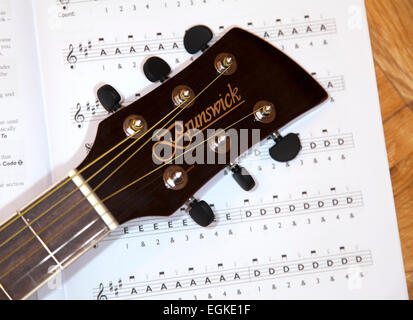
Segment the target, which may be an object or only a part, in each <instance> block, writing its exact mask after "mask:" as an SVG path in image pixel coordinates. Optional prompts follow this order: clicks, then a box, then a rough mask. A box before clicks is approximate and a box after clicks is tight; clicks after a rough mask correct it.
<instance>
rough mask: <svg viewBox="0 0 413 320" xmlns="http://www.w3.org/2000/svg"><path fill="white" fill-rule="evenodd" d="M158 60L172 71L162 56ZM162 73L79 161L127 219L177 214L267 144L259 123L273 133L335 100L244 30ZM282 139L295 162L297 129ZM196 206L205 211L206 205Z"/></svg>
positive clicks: (107, 123)
mask: <svg viewBox="0 0 413 320" xmlns="http://www.w3.org/2000/svg"><path fill="white" fill-rule="evenodd" d="M204 35H205V37H208V33H204ZM196 46H199V47H200V48H201V46H200V45H199V44H196V45H195V47H196ZM193 47H194V46H192V48H193ZM204 49H207V47H206V46H205V47H204V48H203V50H204ZM158 62H159V61H158ZM154 63H157V62H154ZM157 67H159V68H160V70H165V66H162V62H160V65H158V66H157ZM153 70H154V73H151V76H153V78H154V79H157V74H156V72H157V69H156V70H155V69H152V71H153ZM166 70H167V68H166ZM150 71H151V70H149V72H150ZM145 73H146V72H145ZM158 78H159V79H161V78H160V77H158ZM162 80H166V81H164V83H163V84H162V85H161V86H159V87H157V88H156V89H155V90H153V91H152V92H150V93H149V94H147V95H145V96H143V97H142V98H140V99H139V100H137V101H136V102H134V103H132V104H131V105H129V106H127V107H123V108H121V109H119V110H118V111H117V112H116V113H115V114H113V115H112V116H110V117H109V118H107V119H106V120H104V121H103V122H101V123H100V125H99V128H98V132H97V136H96V140H95V142H94V145H93V148H92V149H91V151H90V153H89V155H88V156H87V158H86V159H85V160H84V162H83V163H82V164H81V165H80V166H79V167H78V170H81V172H82V173H81V174H82V176H83V177H84V178H85V180H87V181H88V184H89V185H90V187H91V188H92V190H94V192H95V193H96V195H97V196H98V197H99V198H100V199H101V200H102V201H103V202H104V204H105V205H106V207H107V208H108V210H109V211H110V212H111V213H112V215H113V216H114V217H115V218H116V219H117V220H118V222H119V223H124V222H126V221H128V220H131V219H133V218H138V217H144V216H168V215H171V214H172V213H174V212H175V211H176V210H177V209H179V208H180V207H182V206H183V205H184V204H185V203H186V202H187V201H188V199H190V198H191V197H192V196H193V195H194V194H195V192H196V191H197V190H199V189H200V188H201V187H202V186H203V185H204V184H206V183H207V182H208V181H209V180H210V179H211V178H212V177H213V176H214V175H216V174H217V173H218V172H219V171H221V170H222V169H224V168H225V167H228V166H229V165H230V164H232V163H233V162H234V160H235V158H236V157H237V156H239V155H240V154H242V153H243V152H245V151H246V150H247V149H249V148H251V147H252V145H253V143H256V142H259V141H253V140H254V139H252V130H259V133H260V138H259V139H258V140H263V139H265V138H267V137H268V136H270V135H271V134H273V133H274V132H277V130H278V129H279V128H282V127H284V126H285V125H287V124H288V123H289V122H291V121H293V120H294V119H296V118H297V117H299V116H300V115H302V114H304V113H306V112H307V111H309V110H310V109H312V108H314V107H315V106H317V105H319V104H320V103H322V102H323V101H325V100H326V99H327V97H328V95H327V93H326V91H325V90H324V89H323V88H322V87H321V86H320V85H319V84H318V82H317V81H315V80H314V79H313V78H312V77H311V75H309V74H308V73H307V72H306V71H305V70H304V69H302V68H301V67H300V66H299V65H298V64H296V63H295V62H294V61H293V60H291V59H290V58H289V57H288V56H286V55H285V54H284V53H282V52H281V51H280V50H278V49H276V48H275V47H273V46H272V45H271V44H269V43H267V42H266V41H264V40H263V39H260V38H258V37H256V36H254V35H252V34H251V33H249V32H247V31H244V30H242V29H239V28H233V29H231V30H230V31H228V32H227V33H226V34H225V35H224V36H223V37H222V38H221V39H219V40H218V41H217V42H216V43H215V44H214V45H212V46H211V47H210V48H208V49H207V50H205V52H203V54H202V55H200V56H199V57H198V58H197V59H195V61H194V62H192V63H191V64H190V65H189V66H188V67H186V68H185V69H184V70H183V71H181V72H179V73H178V74H177V75H175V76H174V77H172V78H170V79H166V78H162ZM116 109H118V106H116ZM158 129H168V130H169V132H166V131H165V130H164V131H157V130H158ZM195 129H196V130H195ZM218 129H221V130H218ZM229 129H231V130H229ZM211 130H217V131H215V133H214V132H211ZM256 132H257V131H255V133H256ZM154 133H155V134H154ZM245 137H248V138H247V141H245V140H246V139H245ZM274 139H275V140H276V142H277V139H278V143H276V145H279V147H278V148H279V149H282V150H275V149H274V150H271V156H273V158H276V157H277V156H278V155H277V152H278V153H279V152H281V153H282V154H281V155H280V159H278V160H280V161H284V160H288V158H289V156H291V155H290V154H294V152H297V151H298V150H297V148H299V140H298V138H297V136H296V135H291V136H289V137H288V139H287V140H284V141H281V138H280V137H279V136H276V135H275V138H274ZM255 140H257V139H255ZM297 140H298V144H297ZM225 142H227V144H226V145H225ZM116 146H117V147H116ZM109 151H110V152H109ZM102 155H105V156H103V157H102ZM96 159H99V160H98V161H96ZM91 163H93V165H91ZM85 167H87V169H84V168H85ZM233 169H234V172H235V171H237V170H239V168H237V167H233ZM236 174H237V173H236ZM237 177H240V175H239V172H238V175H237ZM247 180H248V179H247ZM247 180H245V179H242V178H241V179H240V185H241V186H242V187H243V188H244V189H250V188H251V184H252V185H253V181H252V182H251V180H249V181H247ZM193 206H194V208H195V207H196V208H197V210H203V209H205V208H203V207H202V206H203V203H202V202H201V203H196V202H193ZM207 222H208V221H205V223H204V222H201V224H203V223H204V224H205V225H207V224H208V223H207Z"/></svg>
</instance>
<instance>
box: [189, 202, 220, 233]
mask: <svg viewBox="0 0 413 320" xmlns="http://www.w3.org/2000/svg"><path fill="white" fill-rule="evenodd" d="M189 207H190V209H189V215H190V216H191V218H192V220H194V221H195V222H196V223H197V224H199V225H200V226H201V227H208V226H209V225H210V224H211V223H212V222H213V221H214V218H215V215H214V212H213V211H212V209H211V207H210V206H209V204H208V203H206V202H205V201H198V200H195V199H192V200H190V203H189Z"/></svg>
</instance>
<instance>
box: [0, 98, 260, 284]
mask: <svg viewBox="0 0 413 320" xmlns="http://www.w3.org/2000/svg"><path fill="white" fill-rule="evenodd" d="M264 108H265V106H264V107H261V108H260V109H258V110H255V111H253V112H251V113H250V114H248V115H246V116H245V117H243V118H241V119H239V120H238V121H236V122H234V123H233V124H231V125H229V126H228V127H227V128H225V129H224V131H226V130H228V129H230V128H231V127H232V126H235V125H237V124H238V123H240V122H242V121H244V120H245V119H247V118H248V117H250V116H252V115H254V114H255V113H256V112H257V111H259V110H264ZM212 138H215V136H214V135H212V136H210V137H209V138H207V139H205V140H203V141H201V142H200V143H198V144H197V145H195V146H193V147H191V148H190V149H189V150H185V152H183V153H182V154H179V155H178V156H176V157H175V158H173V159H170V160H168V161H167V162H165V163H164V164H163V165H161V166H158V167H157V168H155V169H154V170H152V171H150V172H148V173H146V174H145V175H143V176H141V177H140V178H138V179H136V180H134V181H132V182H131V183H129V184H128V185H126V186H124V187H122V188H120V189H118V190H117V191H115V192H113V193H112V194H110V195H109V196H107V197H105V198H104V199H102V200H99V201H98V203H97V204H95V205H93V206H92V207H90V208H89V209H87V210H86V211H85V212H83V213H82V214H81V215H80V216H79V217H77V218H76V219H75V220H73V221H72V222H70V223H69V224H68V225H66V226H65V227H64V228H62V230H60V231H59V232H57V233H55V234H54V235H53V236H52V237H50V238H49V239H47V240H45V242H46V241H52V240H54V239H55V238H56V237H57V236H59V235H60V234H62V233H63V232H64V231H66V230H67V229H68V228H70V227H71V226H72V225H74V224H75V223H76V222H77V221H79V220H80V219H81V218H83V217H84V216H86V215H87V214H88V213H90V212H91V211H92V210H93V209H94V208H95V206H97V205H99V204H103V203H104V202H105V201H107V200H109V199H111V198H113V197H115V196H116V195H118V194H119V193H121V192H122V191H124V190H126V189H128V188H130V187H131V186H133V185H135V184H136V183H138V182H139V181H141V180H143V179H145V178H146V177H148V176H150V175H151V174H153V173H155V172H156V171H158V170H160V169H162V168H163V167H164V166H166V165H168V164H170V163H171V162H173V161H175V160H176V159H178V158H180V157H183V156H184V155H185V154H186V153H188V152H191V151H192V150H194V149H195V148H196V147H198V146H200V145H201V144H204V143H205V142H207V141H209V140H210V139H212ZM69 210H70V209H69ZM95 221H97V219H96V220H95ZM48 226H49V225H47V226H46V227H45V228H43V229H42V230H41V231H40V232H39V233H38V234H40V233H41V232H43V231H45V230H46V229H47V228H48ZM42 248H43V247H42V246H40V247H39V248H37V249H36V250H33V251H32V252H31V253H30V254H29V255H28V256H26V257H25V258H23V259H22V260H20V261H19V262H18V263H17V264H16V265H14V266H13V267H12V268H10V269H9V270H8V271H7V272H6V273H4V274H2V275H1V276H0V280H2V279H3V278H4V277H6V276H7V275H8V274H9V273H10V272H12V271H13V270H14V269H16V268H17V267H18V266H20V265H21V264H22V263H24V262H25V261H26V260H27V259H29V258H30V257H31V256H33V255H34V254H35V253H36V252H38V251H39V250H40V249H42ZM17 251H18V249H16V250H15V251H14V252H12V253H11V254H9V256H11V255H13V254H14V253H15V252H17ZM3 261H4V260H2V261H0V264H1V263H2V262H3Z"/></svg>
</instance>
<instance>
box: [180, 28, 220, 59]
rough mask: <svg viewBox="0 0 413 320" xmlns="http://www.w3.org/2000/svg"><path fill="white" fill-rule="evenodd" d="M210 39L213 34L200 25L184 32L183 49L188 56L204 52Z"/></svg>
mask: <svg viewBox="0 0 413 320" xmlns="http://www.w3.org/2000/svg"><path fill="white" fill-rule="evenodd" d="M212 37H213V33H212V31H211V29H209V28H208V27H206V26H202V25H198V26H195V27H192V28H190V29H189V30H187V31H186V32H185V36H184V47H185V49H186V51H188V52H189V53H190V54H194V53H197V52H198V51H205V50H206V49H207V48H208V42H209V41H211V39H212Z"/></svg>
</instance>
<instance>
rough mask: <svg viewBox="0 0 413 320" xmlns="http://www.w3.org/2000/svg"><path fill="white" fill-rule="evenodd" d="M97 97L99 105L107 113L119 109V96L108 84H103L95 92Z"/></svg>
mask: <svg viewBox="0 0 413 320" xmlns="http://www.w3.org/2000/svg"><path fill="white" fill-rule="evenodd" d="M97 96H98V99H99V102H100V104H101V105H102V106H103V108H105V109H106V111H107V112H110V113H112V112H115V111H117V110H118V109H119V108H120V107H121V106H120V104H119V102H120V100H121V97H120V94H119V93H118V92H117V91H116V89H115V88H114V87H112V86H110V85H108V84H105V85H104V86H102V87H100V88H99V90H98V91H97Z"/></svg>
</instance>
